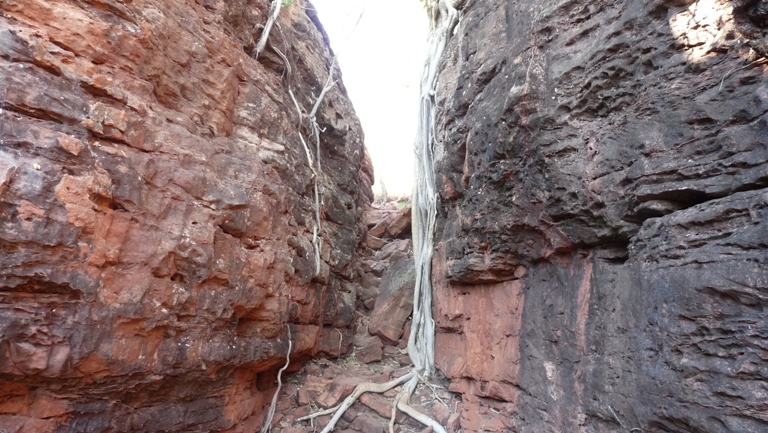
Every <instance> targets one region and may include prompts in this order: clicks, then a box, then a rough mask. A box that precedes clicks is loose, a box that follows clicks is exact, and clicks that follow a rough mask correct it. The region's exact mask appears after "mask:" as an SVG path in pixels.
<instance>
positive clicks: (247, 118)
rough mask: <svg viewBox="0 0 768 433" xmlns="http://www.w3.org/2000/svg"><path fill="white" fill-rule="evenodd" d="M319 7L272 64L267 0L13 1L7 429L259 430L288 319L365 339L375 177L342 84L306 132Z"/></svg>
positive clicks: (3, 172) (0, 172)
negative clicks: (260, 42)
mask: <svg viewBox="0 0 768 433" xmlns="http://www.w3.org/2000/svg"><path fill="white" fill-rule="evenodd" d="M308 6H310V5H308V4H307V3H306V2H304V1H301V0H294V1H293V2H292V4H291V5H290V6H287V7H285V8H283V10H282V12H281V14H280V17H279V19H278V22H277V24H276V26H275V27H274V28H273V30H272V34H271V36H270V42H271V44H270V45H269V46H268V49H267V50H266V52H265V53H264V54H262V56H261V57H260V58H259V59H258V61H257V60H255V59H254V58H252V56H251V53H252V51H253V49H254V45H255V43H254V39H258V37H259V36H260V35H261V32H262V28H263V26H264V24H265V22H266V21H267V14H268V8H269V2H268V1H267V0H235V1H216V0H205V1H202V0H199V1H197V2H193V1H174V0H134V1H125V2H124V1H113V0H82V1H50V0H4V1H2V2H0V100H1V101H2V109H1V110H0V431H3V432H49V431H67V432H86V431H87V432H106V431H120V432H132V431H135V432H160V431H164V432H165V431H232V432H235V431H248V432H252V431H255V430H256V429H258V427H259V426H260V423H261V421H262V417H263V411H262V408H263V406H264V403H265V401H266V399H268V398H270V397H271V392H272V390H273V389H274V385H273V380H274V378H275V371H276V369H277V367H279V366H280V365H282V364H283V363H284V362H285V356H286V352H287V350H288V328H289V327H290V331H291V339H292V343H293V350H292V359H293V360H301V359H302V358H303V359H306V358H307V357H309V356H312V355H315V354H317V353H322V352H324V353H328V354H333V355H337V354H338V352H339V350H345V349H346V347H348V346H349V344H351V342H352V340H353V338H352V335H353V334H352V332H351V330H349V325H350V323H351V320H352V316H353V312H354V302H355V286H354V283H353V278H354V277H355V276H356V275H357V274H358V273H357V271H356V265H355V257H356V255H355V254H356V253H355V251H356V248H357V246H358V245H360V243H361V242H362V241H363V240H364V239H363V238H362V235H363V230H364V229H365V226H364V225H359V224H358V220H359V218H360V216H361V213H362V207H363V205H364V204H365V203H368V202H370V199H371V197H370V184H371V179H372V172H371V166H370V163H369V161H368V160H367V156H366V152H365V149H364V147H363V144H362V132H361V129H360V126H359V123H358V120H357V118H356V117H355V115H354V113H353V111H352V107H351V104H350V102H349V101H348V99H347V97H346V94H345V91H344V89H343V87H342V85H341V83H338V84H337V86H336V87H335V88H333V89H332V90H331V91H330V92H328V94H327V95H325V99H324V102H323V104H322V105H321V106H320V110H319V112H318V116H317V121H318V123H319V126H320V128H321V129H322V132H321V134H320V139H321V143H320V147H319V153H320V154H319V155H317V154H316V150H315V146H314V141H313V140H310V141H309V142H308V145H309V147H310V149H305V147H304V146H303V145H302V143H301V141H300V138H299V131H300V130H301V131H303V133H304V135H305V136H309V134H308V131H307V125H308V122H307V120H306V119H303V120H302V119H300V117H299V114H298V112H297V104H298V105H299V106H300V107H299V108H298V109H300V110H303V111H304V113H305V114H306V112H308V111H309V110H310V109H311V107H312V105H313V104H314V103H315V98H316V95H318V94H319V93H320V90H321V88H322V86H323V84H324V83H325V81H326V78H327V76H328V71H329V69H330V66H331V58H332V53H330V51H329V48H328V45H327V37H325V35H324V33H323V31H322V29H321V27H320V26H319V23H318V21H317V18H316V16H314V14H313V12H312V11H313V9H312V8H311V7H308ZM286 62H287V64H286ZM289 90H290V91H291V92H292V93H293V95H295V97H296V101H293V100H292V97H291V95H290V93H289ZM307 152H311V154H312V155H311V156H312V158H313V160H315V161H316V160H318V159H319V160H320V165H319V166H318V167H316V171H317V174H314V173H313V170H312V169H310V166H309V163H308V158H307ZM315 182H316V183H317V184H318V185H319V192H320V197H319V199H320V200H319V201H320V203H321V209H320V219H321V221H320V222H321V224H320V226H319V227H318V229H319V230H318V236H319V239H318V240H319V241H320V242H318V244H320V245H321V248H320V251H321V253H320V255H321V257H320V258H321V260H320V266H319V271H318V270H317V269H316V262H315V248H314V247H313V232H314V230H315V227H316V224H315V204H314V203H315V197H314V183H315ZM337 331H338V332H337ZM342 337H343V338H342ZM340 338H342V339H341V341H340Z"/></svg>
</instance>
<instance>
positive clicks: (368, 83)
mask: <svg viewBox="0 0 768 433" xmlns="http://www.w3.org/2000/svg"><path fill="white" fill-rule="evenodd" d="M311 1H312V3H313V4H314V5H315V7H316V8H317V10H318V15H319V16H320V21H321V22H322V23H323V26H324V27H325V30H326V32H327V33H328V36H329V37H330V39H331V46H332V47H333V50H334V51H335V52H336V53H339V64H340V66H341V71H342V74H343V78H344V85H345V86H346V88H347V91H348V92H349V96H350V98H351V99H352V103H353V104H354V106H355V110H356V111H357V115H358V116H359V117H360V121H361V122H362V124H363V130H364V131H365V144H366V146H367V147H368V152H369V153H370V154H371V158H372V159H373V166H374V169H375V174H376V184H375V185H374V192H376V193H377V194H378V193H379V192H380V186H379V183H380V181H382V180H383V181H384V184H385V185H386V189H387V193H388V195H389V196H397V195H401V194H407V195H410V194H411V186H412V183H413V164H414V152H413V141H414V137H415V136H416V120H417V116H418V97H419V81H420V77H421V71H422V69H423V65H424V57H425V55H426V39H427V29H428V24H427V17H426V13H425V11H424V9H423V7H422V5H421V2H419V1H418V0H367V1H366V0H311ZM363 8H364V11H363ZM361 11H363V16H362V18H361V20H360V24H359V25H358V26H357V28H356V29H355V30H354V33H352V36H351V37H349V35H350V32H352V30H353V28H354V25H355V22H356V21H357V19H358V17H359V16H360V12H361ZM345 41H346V43H345Z"/></svg>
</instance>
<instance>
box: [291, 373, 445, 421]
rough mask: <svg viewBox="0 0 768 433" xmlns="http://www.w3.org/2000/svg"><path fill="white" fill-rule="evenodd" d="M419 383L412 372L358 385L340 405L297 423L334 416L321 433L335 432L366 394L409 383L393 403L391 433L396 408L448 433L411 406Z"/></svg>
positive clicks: (313, 414)
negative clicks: (411, 400)
mask: <svg viewBox="0 0 768 433" xmlns="http://www.w3.org/2000/svg"><path fill="white" fill-rule="evenodd" d="M419 381H420V376H419V374H418V373H416V372H415V371H411V372H410V373H408V374H405V375H403V376H400V377H398V378H397V379H392V380H390V381H389V382H384V383H372V382H366V383H361V384H360V385H357V386H356V387H355V390H354V391H353V392H352V394H350V395H349V396H348V397H347V398H345V399H344V401H343V402H342V403H341V404H340V405H337V406H334V407H332V408H330V409H325V410H321V411H319V412H315V413H312V414H309V415H307V416H303V417H301V418H298V419H297V420H296V422H301V421H307V420H314V419H315V418H317V417H320V416H323V415H330V414H334V415H333V417H332V418H331V420H330V421H328V424H327V425H326V426H325V427H324V428H323V430H322V431H321V432H320V433H330V432H331V431H333V428H334V427H336V423H338V422H339V420H340V419H341V417H342V416H343V415H344V412H346V411H347V409H349V408H350V407H352V405H353V404H354V403H355V401H357V399H358V398H360V396H361V395H363V394H365V393H366V392H374V393H377V394H381V393H384V392H387V391H389V390H390V389H392V388H394V387H396V386H398V385H401V384H403V383H406V382H407V383H406V385H405V387H404V388H403V389H402V390H401V391H400V392H399V393H398V394H397V397H395V400H394V401H393V403H392V416H391V418H390V421H389V431H390V433H394V424H395V415H396V409H395V408H397V409H399V410H400V411H401V412H403V413H405V414H406V415H408V416H410V417H411V418H413V419H415V420H416V421H418V422H420V423H422V424H424V425H425V426H428V427H432V429H433V430H434V431H435V432H436V433H446V431H445V429H444V428H443V426H441V425H440V423H438V422H437V421H435V420H434V419H432V418H430V417H429V416H427V415H424V414H423V413H421V412H419V411H418V410H416V409H415V408H414V407H413V406H411V405H410V404H409V403H410V398H411V395H412V394H413V392H414V391H415V390H416V385H418V384H419Z"/></svg>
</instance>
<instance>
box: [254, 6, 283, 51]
mask: <svg viewBox="0 0 768 433" xmlns="http://www.w3.org/2000/svg"><path fill="white" fill-rule="evenodd" d="M282 6H283V0H272V5H271V6H270V7H269V18H267V24H265V25H264V31H263V32H261V37H260V38H259V43H258V44H256V48H255V49H254V50H253V58H254V59H258V58H259V56H260V55H261V53H262V52H263V51H264V48H265V47H266V46H267V39H268V38H269V32H270V31H271V30H272V25H273V24H274V23H275V20H277V17H278V15H280V8H281V7H282Z"/></svg>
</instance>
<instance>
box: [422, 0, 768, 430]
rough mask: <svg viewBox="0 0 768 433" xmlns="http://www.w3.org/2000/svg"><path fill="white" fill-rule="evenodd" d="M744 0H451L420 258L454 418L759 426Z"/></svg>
mask: <svg viewBox="0 0 768 433" xmlns="http://www.w3.org/2000/svg"><path fill="white" fill-rule="evenodd" d="M757 3H759V2H746V1H718V2H708V1H704V0H702V1H688V2H632V1H620V2H613V1H589V2H587V1H576V2H570V3H568V4H564V3H562V2H556V1H539V2H514V1H489V2H464V3H463V5H462V9H461V11H460V14H461V20H460V22H459V24H458V27H457V29H456V31H455V34H454V36H453V37H452V39H451V40H450V42H449V44H448V46H447V51H446V53H445V55H444V57H443V59H442V60H441V70H440V74H439V81H438V82H439V88H438V91H437V96H436V98H437V107H438V113H437V116H436V122H437V125H436V131H435V137H440V140H439V142H438V144H437V148H436V149H435V155H437V157H438V159H437V161H436V181H437V185H438V190H439V191H440V197H441V201H440V203H439V209H438V215H439V218H438V223H437V225H438V233H437V239H438V246H437V250H436V251H437V252H436V255H435V259H434V261H433V281H434V283H435V293H434V296H435V302H436V305H435V321H436V324H437V327H438V335H437V341H436V361H437V364H438V366H439V368H440V369H441V370H442V371H443V372H444V373H445V374H446V375H447V376H448V377H449V378H450V379H451V380H452V385H451V389H452V390H454V391H457V392H461V393H462V394H464V403H462V410H461V417H460V424H461V427H462V431H478V430H480V429H481V428H482V429H485V430H486V431H517V432H576V431H580V432H586V433H597V432H610V431H619V430H621V431H629V430H632V429H642V431H646V432H649V431H658V432H675V433H678V432H679V433H683V432H686V433H691V432H693V433H725V432H763V431H768V417H766V416H765V411H764V407H762V406H761V405H760V404H756V402H758V401H760V402H761V401H764V400H765V398H764V394H765V383H766V381H765V378H766V371H765V359H768V355H767V354H766V347H765V344H763V343H761V341H762V340H763V339H764V338H765V336H766V335H768V324H767V323H766V322H765V320H762V319H760V318H759V317H760V315H761V314H762V313H761V311H763V310H764V309H765V308H766V307H768V298H766V296H765V293H766V291H768V276H766V275H765V269H766V266H765V261H766V260H767V259H766V257H767V255H766V248H768V242H766V241H765V239H764V238H765V234H766V233H768V231H766V229H765V227H764V226H765V224H766V221H768V214H766V213H765V212H764V210H763V209H764V208H765V207H766V206H767V205H766V199H768V196H766V193H767V192H768V190H767V189H766V186H768V163H766V161H768V145H767V143H768V138H766V137H768V117H767V115H766V113H768V81H766V78H765V77H766V75H765V71H764V68H763V67H762V66H759V67H758V66H757V64H753V63H751V62H753V61H754V60H756V59H757V58H758V57H757V54H756V52H757V53H758V54H759V53H760V52H761V51H760V47H761V46H763V40H764V35H765V34H766V30H765V21H764V20H763V19H762V18H759V17H760V16H762V15H760V14H761V12H759V10H761V9H760V8H761V6H757ZM489 41H493V42H492V43H489ZM750 47H754V48H755V49H754V50H753V51H750ZM761 390H762V391H761ZM481 426H482V427H481ZM638 431H639V430H638Z"/></svg>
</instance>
